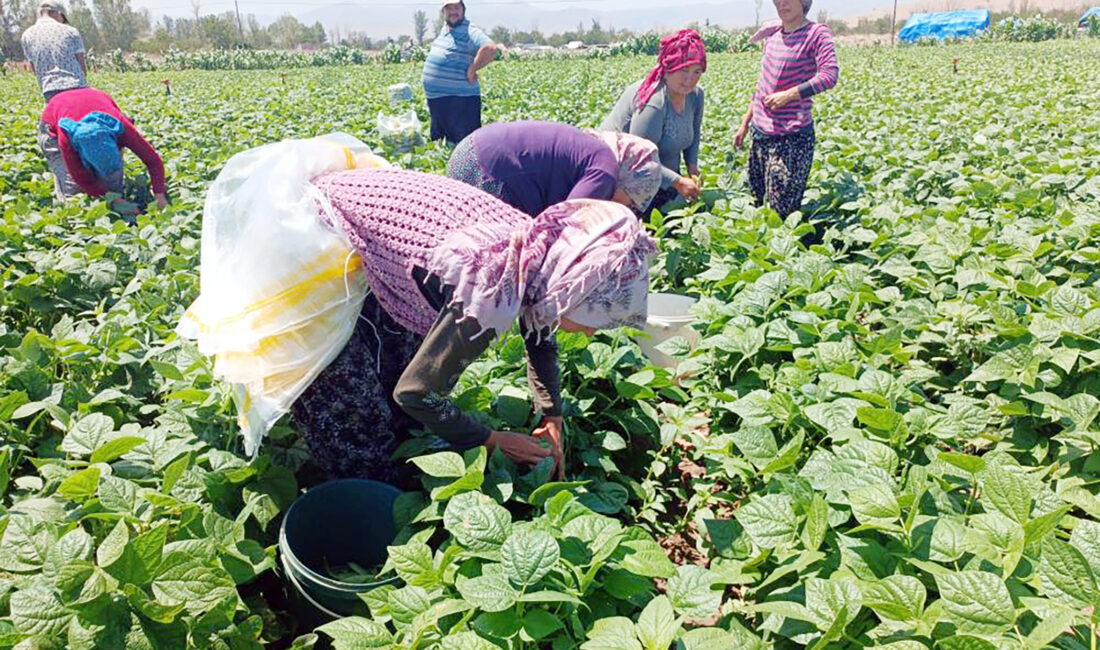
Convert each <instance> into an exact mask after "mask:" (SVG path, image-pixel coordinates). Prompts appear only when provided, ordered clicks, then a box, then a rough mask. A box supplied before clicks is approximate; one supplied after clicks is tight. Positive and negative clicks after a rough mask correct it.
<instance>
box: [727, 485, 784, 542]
mask: <svg viewBox="0 0 1100 650" xmlns="http://www.w3.org/2000/svg"><path fill="white" fill-rule="evenodd" d="M734 516H735V517H737V521H738V522H740V523H741V525H742V526H743V527H744V528H745V532H747V533H748V534H749V536H750V537H752V541H753V542H755V543H756V545H757V546H759V547H761V548H775V547H776V546H785V545H787V544H790V543H792V542H794V540H795V537H796V536H797V534H798V518H797V517H796V515H795V513H794V507H793V506H792V505H791V498H790V497H789V496H787V495H785V494H768V495H765V496H763V497H759V498H756V499H753V500H751V501H750V502H749V503H747V504H746V505H743V506H741V508H739V509H738V510H737V512H736V513H735V514H734Z"/></svg>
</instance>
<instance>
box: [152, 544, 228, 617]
mask: <svg viewBox="0 0 1100 650" xmlns="http://www.w3.org/2000/svg"><path fill="white" fill-rule="evenodd" d="M178 558H179V556H178V555H177V556H174V558H173V559H178ZM165 565H166V566H165V568H164V570H163V571H162V572H161V573H160V574H159V575H158V576H157V577H156V579H155V580H154V581H153V584H152V590H153V594H154V595H155V596H156V597H157V600H159V601H160V602H162V603H164V604H166V605H175V604H183V605H185V606H186V607H187V611H188V612H189V613H190V614H191V615H193V616H197V615H199V614H202V613H203V612H206V611H208V610H210V609H211V608H213V607H215V606H217V605H219V604H220V603H221V602H222V601H224V600H225V599H227V598H235V597H236V595H237V590H236V585H234V584H233V579H232V578H230V577H229V575H228V574H226V573H225V572H224V571H223V570H221V569H216V568H214V567H212V566H209V565H207V564H206V563H205V562H204V561H203V560H202V558H192V559H190V561H186V560H183V561H173V562H165Z"/></svg>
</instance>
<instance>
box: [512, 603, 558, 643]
mask: <svg viewBox="0 0 1100 650" xmlns="http://www.w3.org/2000/svg"><path fill="white" fill-rule="evenodd" d="M522 625H523V631H524V632H526V633H527V636H529V637H531V638H532V639H535V640H536V641H539V640H541V639H545V638H546V637H548V636H550V635H551V634H553V633H555V632H557V631H558V630H560V629H562V627H563V625H564V624H563V623H562V621H561V619H559V618H558V617H556V616H554V615H552V614H550V613H549V612H547V611H546V610H542V609H533V610H531V611H529V612H527V613H526V614H525V615H524V616H523V621H522Z"/></svg>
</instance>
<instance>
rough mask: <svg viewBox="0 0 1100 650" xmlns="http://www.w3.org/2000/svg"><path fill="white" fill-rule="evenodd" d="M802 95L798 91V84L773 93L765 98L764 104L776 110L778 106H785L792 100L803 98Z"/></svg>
mask: <svg viewBox="0 0 1100 650" xmlns="http://www.w3.org/2000/svg"><path fill="white" fill-rule="evenodd" d="M801 98H802V95H801V94H799V92H798V86H795V87H794V88H788V89H787V90H780V91H779V92H777V93H772V94H770V95H768V96H767V97H765V98H764V105H765V106H767V107H768V108H770V109H772V110H775V109H777V108H783V107H784V106H786V105H787V104H790V103H791V102H793V101H795V100H797V99H801Z"/></svg>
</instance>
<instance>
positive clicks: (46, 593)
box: [8, 587, 73, 638]
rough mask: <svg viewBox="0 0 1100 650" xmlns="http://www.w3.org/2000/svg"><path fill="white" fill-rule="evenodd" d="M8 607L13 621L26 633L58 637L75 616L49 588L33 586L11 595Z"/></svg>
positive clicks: (17, 627)
mask: <svg viewBox="0 0 1100 650" xmlns="http://www.w3.org/2000/svg"><path fill="white" fill-rule="evenodd" d="M8 607H9V609H10V616H11V621H12V623H15V627H16V629H18V630H19V631H21V632H22V633H24V634H36V635H41V636H44V637H47V638H49V637H55V638H56V637H57V636H58V635H60V634H61V632H62V631H63V630H64V629H65V626H66V625H68V624H69V621H70V620H72V618H73V612H72V611H71V610H69V609H68V608H66V607H65V606H64V605H62V604H61V601H60V600H58V598H57V596H56V595H54V594H53V592H51V591H50V590H49V589H45V588H43V587H31V588H29V589H20V590H18V591H16V592H15V593H13V594H12V595H11V599H10V601H9V604H8Z"/></svg>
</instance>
